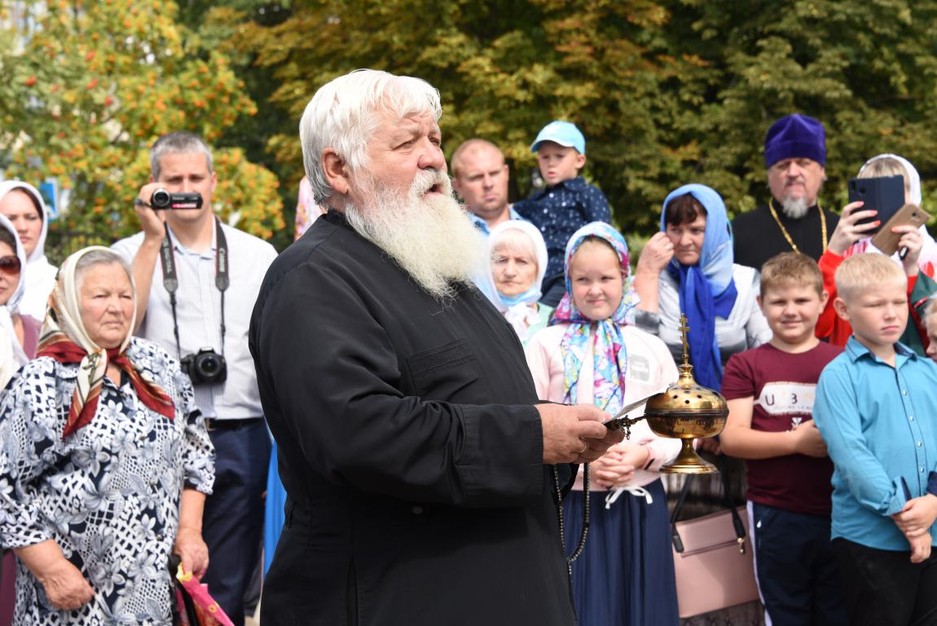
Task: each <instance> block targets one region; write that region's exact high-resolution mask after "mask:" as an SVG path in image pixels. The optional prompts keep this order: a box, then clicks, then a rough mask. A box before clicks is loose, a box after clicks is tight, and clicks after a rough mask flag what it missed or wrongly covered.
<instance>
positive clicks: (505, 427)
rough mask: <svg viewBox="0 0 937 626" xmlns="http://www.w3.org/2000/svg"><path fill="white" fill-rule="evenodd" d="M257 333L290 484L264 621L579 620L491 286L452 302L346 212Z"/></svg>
mask: <svg viewBox="0 0 937 626" xmlns="http://www.w3.org/2000/svg"><path fill="white" fill-rule="evenodd" d="M250 344H251V345H250V347H251V352H252V354H253V355H254V361H255V365H256V368H257V379H258V383H259V386H260V395H261V399H262V401H263V406H264V412H265V414H266V417H267V420H268V422H269V424H270V428H271V430H272V431H273V435H274V437H276V440H277V444H278V446H279V454H280V457H279V458H280V474H281V477H282V480H283V483H284V485H285V487H286V491H287V493H288V502H287V512H286V525H285V527H284V530H283V535H282V536H281V539H280V543H279V545H278V547H277V551H276V555H275V557H274V560H273V565H272V566H271V569H270V572H269V574H268V577H267V579H266V580H265V583H264V596H263V602H262V614H261V622H262V623H263V624H264V626H281V625H285V624H295V625H301V626H310V625H313V624H322V625H328V626H337V625H345V624H350V625H355V624H361V625H368V626H370V625H377V624H380V625H384V624H386V625H389V626H419V625H421V624H426V625H427V626H429V625H432V626H449V625H460V624H465V625H472V626H479V625H485V626H490V625H497V624H505V625H510V626H520V625H525V624H536V625H548V626H549V625H553V624H557V625H559V624H564V625H569V624H574V623H575V621H576V620H575V617H574V609H573V606H572V601H571V596H570V587H569V581H568V577H567V570H566V564H565V560H564V556H563V552H562V549H561V545H560V534H559V524H558V521H557V518H556V507H555V498H554V495H553V494H554V481H553V478H552V471H551V468H549V467H547V466H544V465H543V464H542V454H543V451H542V432H541V426H540V420H539V418H538V414H537V411H536V409H534V408H533V407H532V406H531V405H532V404H534V403H535V402H536V399H537V398H536V391H535V389H534V385H533V381H532V380H531V377H530V374H529V372H528V370H527V365H526V362H525V360H524V354H523V351H522V349H521V346H520V343H519V341H518V339H517V337H516V336H515V334H514V331H513V330H512V329H511V327H510V326H509V325H508V324H507V323H506V322H505V321H504V319H503V318H502V317H501V315H499V314H498V312H497V311H496V310H495V309H494V307H492V306H491V305H490V303H489V302H488V301H487V300H486V299H485V297H484V296H482V295H481V294H480V293H479V292H478V291H477V290H476V289H474V288H470V287H465V288H464V289H463V290H462V291H461V292H460V294H459V295H458V296H457V297H456V298H455V299H454V300H451V301H448V302H446V303H445V304H441V303H440V302H438V301H436V300H434V299H433V298H432V297H431V296H429V295H428V294H427V293H426V292H424V291H422V290H421V289H420V288H418V287H417V286H416V285H415V284H414V283H413V282H412V280H411V279H410V278H409V277H408V275H407V274H406V273H404V272H403V271H402V270H401V269H400V268H399V267H398V266H397V265H395V264H394V263H393V262H392V261H391V260H390V259H389V258H387V256H386V255H384V254H383V253H382V252H381V250H380V249H378V248H377V247H376V246H374V245H373V244H372V243H370V242H368V241H367V240H365V239H364V238H362V237H360V236H359V235H358V234H357V233H355V232H354V231H353V230H352V229H351V228H350V227H349V226H348V225H347V224H346V223H345V220H344V217H343V216H342V215H341V214H339V213H335V212H330V213H329V214H327V215H325V216H323V217H321V218H319V219H318V220H317V221H316V222H315V224H314V225H313V226H312V227H311V229H310V231H309V232H308V233H306V235H305V236H304V237H303V238H302V239H300V240H299V241H298V242H296V243H294V244H293V245H292V246H290V247H289V248H288V249H287V250H285V251H284V252H283V253H282V254H281V255H280V256H279V258H277V260H276V261H275V262H274V263H273V265H272V266H271V268H270V270H269V271H268V272H267V276H266V279H265V280H264V284H263V287H262V288H261V292H260V295H259V297H258V300H257V304H256V306H255V308H254V314H253V319H252V320H251V330H250Z"/></svg>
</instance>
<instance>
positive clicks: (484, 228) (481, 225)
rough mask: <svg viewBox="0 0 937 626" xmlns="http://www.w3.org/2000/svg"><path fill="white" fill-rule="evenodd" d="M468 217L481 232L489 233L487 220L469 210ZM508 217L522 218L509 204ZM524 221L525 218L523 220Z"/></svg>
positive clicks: (513, 218)
mask: <svg viewBox="0 0 937 626" xmlns="http://www.w3.org/2000/svg"><path fill="white" fill-rule="evenodd" d="M468 216H469V219H470V220H472V223H473V224H475V228H477V229H478V230H480V231H481V232H483V233H484V234H485V235H490V234H491V229H490V228H488V222H486V221H485V220H484V218H481V217H478V216H477V215H475V214H474V213H472V212H471V211H469V212H468ZM508 219H512V220H523V219H524V218H523V217H521V216H520V215H518V214H517V211H515V210H514V206H513V205H511V206H509V207H508ZM524 221H525V222H526V221H527V220H524Z"/></svg>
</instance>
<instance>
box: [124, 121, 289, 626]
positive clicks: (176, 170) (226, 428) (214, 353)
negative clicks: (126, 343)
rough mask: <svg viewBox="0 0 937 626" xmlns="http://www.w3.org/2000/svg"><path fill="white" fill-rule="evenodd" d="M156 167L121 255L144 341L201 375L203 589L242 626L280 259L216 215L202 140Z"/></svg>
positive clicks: (171, 137) (164, 155)
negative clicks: (270, 317)
mask: <svg viewBox="0 0 937 626" xmlns="http://www.w3.org/2000/svg"><path fill="white" fill-rule="evenodd" d="M150 168H151V172H150V182H149V183H147V184H146V185H143V187H141V188H140V192H139V194H138V195H137V198H136V200H135V201H134V205H135V207H136V211H137V215H138V216H139V218H140V223H141V225H142V229H143V231H142V232H140V233H137V234H136V235H134V236H132V237H129V238H127V239H123V240H121V241H118V242H117V243H115V244H114V246H113V248H114V250H116V251H117V252H118V253H120V254H121V255H123V256H124V257H125V258H127V259H128V260H129V261H131V263H132V265H133V274H134V281H135V282H136V287H137V294H138V300H137V319H136V323H137V332H136V334H137V335H139V336H141V337H145V338H147V339H150V340H152V341H155V342H157V343H158V344H159V345H160V346H162V347H163V348H165V349H166V350H168V351H169V352H170V353H171V354H174V355H176V356H177V358H179V360H180V362H181V364H182V369H183V371H185V372H187V373H188V374H189V377H190V378H191V379H192V383H193V386H194V388H195V401H196V404H197V405H198V408H199V409H200V410H201V412H202V415H203V416H204V418H205V424H206V426H207V427H208V431H209V433H210V435H211V439H212V443H213V444H214V446H215V453H216V460H215V468H216V478H215V486H214V491H213V493H212V494H211V495H210V496H209V497H208V499H207V501H206V503H205V514H204V517H203V529H202V534H203V536H204V538H205V541H206V543H207V544H208V549H209V558H210V559H211V560H210V564H209V567H208V572H207V574H206V575H205V578H204V579H203V581H202V582H205V583H208V585H209V590H210V592H211V594H212V596H213V597H214V598H215V599H216V600H217V601H218V602H219V604H220V605H221V607H222V609H224V611H225V613H227V614H228V616H229V617H230V618H231V620H232V621H233V622H234V623H235V624H243V623H244V606H243V598H244V594H245V591H246V589H247V587H248V585H249V583H250V579H251V575H252V573H253V571H254V569H255V567H256V566H257V563H258V561H259V557H260V555H259V546H260V541H261V533H262V529H263V514H264V513H263V511H264V508H263V492H264V489H265V487H266V476H267V464H268V461H269V455H270V440H269V437H268V435H267V430H266V426H265V424H264V419H263V410H262V408H261V405H260V398H259V395H258V392H257V380H256V377H255V374H254V365H253V361H252V360H251V356H250V353H249V352H248V349H247V331H248V325H249V323H250V314H251V310H252V308H253V306H254V301H255V300H256V298H257V293H258V290H259V289H260V284H261V282H262V280H263V277H264V274H265V273H266V271H267V268H268V266H269V265H270V263H271V262H273V259H274V258H275V257H276V251H275V250H274V248H273V246H271V245H270V244H269V243H267V242H265V241H262V240H261V239H258V238H256V237H254V236H252V235H248V234H247V233H244V232H242V231H240V230H237V229H235V228H232V227H230V226H228V225H226V224H222V223H221V221H220V220H219V219H218V218H217V217H215V214H214V212H213V211H212V192H213V191H214V189H215V185H216V184H217V177H216V175H215V172H214V171H213V169H212V156H211V151H210V150H209V148H208V146H207V145H206V144H205V142H204V141H202V139H201V138H199V137H197V136H196V135H193V134H190V133H186V132H175V133H170V134H168V135H164V136H163V137H160V138H159V139H158V140H157V141H156V143H154V144H153V147H152V148H151V149H150ZM156 566H157V567H162V566H163V564H156Z"/></svg>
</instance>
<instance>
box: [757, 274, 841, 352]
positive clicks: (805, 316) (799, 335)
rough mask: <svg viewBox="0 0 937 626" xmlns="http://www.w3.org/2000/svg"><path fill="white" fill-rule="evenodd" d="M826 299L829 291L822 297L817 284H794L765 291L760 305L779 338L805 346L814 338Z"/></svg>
mask: <svg viewBox="0 0 937 626" xmlns="http://www.w3.org/2000/svg"><path fill="white" fill-rule="evenodd" d="M826 300H827V294H826V292H823V295H822V296H821V295H820V294H819V293H817V290H816V288H815V287H812V286H805V285H797V284H790V285H778V286H776V287H772V288H769V289H766V290H765V294H764V295H763V296H759V297H758V304H759V305H760V306H761V312H762V313H764V314H765V318H766V319H767V320H768V326H770V327H771V332H772V333H774V339H775V340H777V341H780V342H781V343H783V344H785V345H788V346H801V345H804V344H806V343H809V342H812V341H813V339H814V330H815V329H816V326H817V320H818V319H819V318H820V313H821V312H822V311H823V307H825V306H826Z"/></svg>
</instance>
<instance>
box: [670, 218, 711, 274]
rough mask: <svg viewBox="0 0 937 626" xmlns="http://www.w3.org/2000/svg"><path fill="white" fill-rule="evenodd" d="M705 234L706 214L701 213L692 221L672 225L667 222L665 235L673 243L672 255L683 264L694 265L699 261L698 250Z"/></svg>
mask: <svg viewBox="0 0 937 626" xmlns="http://www.w3.org/2000/svg"><path fill="white" fill-rule="evenodd" d="M705 235H706V216H705V215H703V214H702V213H701V214H699V215H697V216H696V219H695V220H693V221H692V222H686V223H683V224H678V225H676V226H674V225H673V224H667V236H668V237H670V241H671V243H673V256H674V258H675V259H677V261H679V262H680V263H682V264H683V265H696V264H697V263H699V256H700V252H701V251H702V250H703V239H704V238H705Z"/></svg>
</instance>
